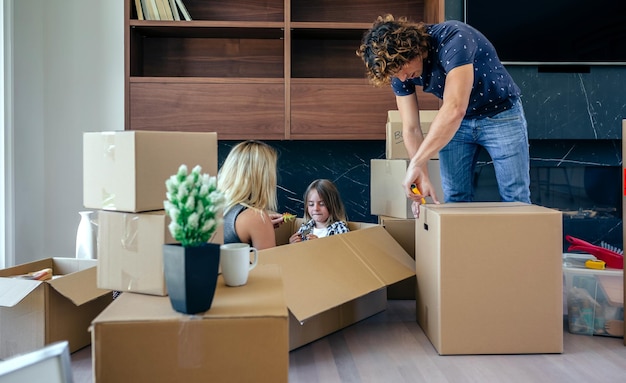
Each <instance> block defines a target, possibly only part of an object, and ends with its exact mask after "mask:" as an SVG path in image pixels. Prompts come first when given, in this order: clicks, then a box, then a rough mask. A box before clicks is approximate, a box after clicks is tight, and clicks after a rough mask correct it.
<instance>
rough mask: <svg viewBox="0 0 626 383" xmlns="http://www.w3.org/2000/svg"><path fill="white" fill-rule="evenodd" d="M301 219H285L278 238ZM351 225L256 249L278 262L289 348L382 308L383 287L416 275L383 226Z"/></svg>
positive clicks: (285, 235) (284, 237) (266, 260)
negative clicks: (334, 232)
mask: <svg viewBox="0 0 626 383" xmlns="http://www.w3.org/2000/svg"><path fill="white" fill-rule="evenodd" d="M300 222H301V220H296V221H295V222H291V223H286V224H283V225H282V226H281V227H280V228H279V229H278V230H277V243H278V244H285V243H287V242H288V239H289V236H290V235H291V234H293V233H294V232H295V231H296V230H297V228H298V227H299V226H300ZM349 227H350V229H351V230H352V231H351V232H349V233H344V234H339V235H333V236H330V237H325V238H319V239H315V240H311V241H305V242H299V243H294V244H288V245H281V246H277V247H275V248H271V249H265V250H261V251H259V263H261V264H278V265H280V266H281V268H282V272H283V281H284V284H285V294H286V299H287V307H288V308H289V349H290V350H293V349H295V348H298V347H300V346H303V345H305V344H307V343H310V342H312V341H314V340H317V339H319V338H321V337H323V336H326V335H328V334H330V333H333V332H335V331H337V330H340V329H342V328H344V327H347V326H349V325H351V324H353V323H356V322H358V321H360V320H362V319H365V318H367V317H369V316H372V315H374V314H376V313H378V312H381V311H383V310H385V309H386V307H387V294H386V287H387V286H388V285H391V284H394V283H396V282H399V281H401V280H404V279H407V278H410V277H412V276H414V275H415V269H414V262H413V260H412V259H411V257H409V255H408V254H407V253H406V252H405V251H404V249H402V247H401V246H400V245H399V244H398V243H397V242H396V241H395V240H394V239H393V238H392V237H391V236H390V235H389V233H387V232H386V231H385V229H384V228H383V227H381V226H380V225H374V224H360V223H354V222H350V223H349Z"/></svg>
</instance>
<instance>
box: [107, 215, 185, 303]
mask: <svg viewBox="0 0 626 383" xmlns="http://www.w3.org/2000/svg"><path fill="white" fill-rule="evenodd" d="M168 224H169V217H168V216H167V215H166V214H165V211H164V210H159V211H154V212H146V213H123V212H114V211H105V210H101V211H100V212H99V214H98V287H100V288H104V289H111V290H117V291H128V292H132V293H142V294H152V295H160V296H164V295H167V288H166V286H165V276H164V274H163V245H164V244H171V243H176V241H175V240H174V238H172V235H171V234H170V231H169V229H168V227H167V225H168Z"/></svg>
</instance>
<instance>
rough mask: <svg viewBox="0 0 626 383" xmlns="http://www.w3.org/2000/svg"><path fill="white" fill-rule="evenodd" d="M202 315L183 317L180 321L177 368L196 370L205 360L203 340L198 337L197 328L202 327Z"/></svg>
mask: <svg viewBox="0 0 626 383" xmlns="http://www.w3.org/2000/svg"><path fill="white" fill-rule="evenodd" d="M202 319H203V318H202V315H184V316H183V318H181V319H180V321H179V323H180V325H179V327H178V366H179V367H182V368H188V369H196V368H200V367H201V366H202V360H204V359H205V358H206V355H204V350H205V348H206V345H205V344H204V343H203V340H204V339H205V338H204V337H202V336H198V334H199V333H200V332H199V331H198V329H197V326H202Z"/></svg>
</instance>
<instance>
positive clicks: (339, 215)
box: [304, 179, 348, 224]
mask: <svg viewBox="0 0 626 383" xmlns="http://www.w3.org/2000/svg"><path fill="white" fill-rule="evenodd" d="M312 190H316V191H317V194H318V195H319V196H320V198H321V199H322V201H324V204H325V205H326V208H327V209H328V221H327V222H326V223H327V224H331V223H333V222H337V221H344V222H347V221H348V219H347V217H346V209H345V208H344V206H343V202H342V201H341V196H340V195H339V190H337V187H336V186H335V184H334V183H333V182H332V181H331V180H327V179H317V180H315V181H313V182H311V184H310V185H309V187H307V188H306V191H305V192H304V219H305V220H306V221H308V220H310V219H311V216H310V215H309V209H308V202H309V193H311V191H312Z"/></svg>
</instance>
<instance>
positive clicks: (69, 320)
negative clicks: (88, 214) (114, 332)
mask: <svg viewBox="0 0 626 383" xmlns="http://www.w3.org/2000/svg"><path fill="white" fill-rule="evenodd" d="M45 268H51V269H52V273H53V275H54V277H53V279H49V280H47V281H43V282H42V281H33V280H26V279H19V278H12V277H14V276H17V275H23V274H28V273H30V272H34V271H39V270H42V269H45ZM112 300H113V294H112V293H111V291H109V290H101V289H98V288H97V287H96V261H95V260H92V259H84V260H82V259H75V258H48V259H43V260H40V261H35V262H30V263H25V264H22V265H19V266H15V267H10V268H7V269H3V270H0V358H2V359H4V358H7V357H10V356H13V355H16V354H21V353H24V352H28V351H32V350H36V349H39V348H42V347H43V346H45V345H47V344H50V343H53V342H56V341H60V340H67V341H68V342H69V345H70V352H74V351H76V350H78V349H81V348H83V347H85V346H87V345H89V344H90V342H91V338H90V335H89V331H88V328H89V324H90V323H91V321H92V319H93V318H95V317H96V315H98V314H99V313H100V312H101V311H102V310H103V309H104V308H105V307H106V306H107V305H108V304H109V303H111V301H112Z"/></svg>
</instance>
